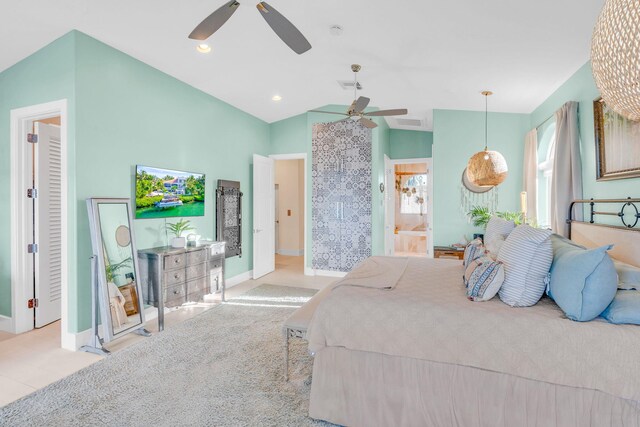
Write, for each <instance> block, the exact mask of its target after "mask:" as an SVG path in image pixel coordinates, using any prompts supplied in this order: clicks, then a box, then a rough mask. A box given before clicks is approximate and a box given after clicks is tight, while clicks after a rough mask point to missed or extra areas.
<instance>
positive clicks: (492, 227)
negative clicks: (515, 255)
mask: <svg viewBox="0 0 640 427" xmlns="http://www.w3.org/2000/svg"><path fill="white" fill-rule="evenodd" d="M515 228H516V223H515V222H513V221H507V220H506V219H502V218H499V217H497V216H492V217H491V219H490V220H489V222H488V223H487V230H486V231H485V232H484V244H485V246H487V248H489V247H492V246H493V244H494V240H498V239H502V240H507V237H508V236H509V234H510V233H511V232H512V231H513V230H514V229H515ZM496 255H497V252H496Z"/></svg>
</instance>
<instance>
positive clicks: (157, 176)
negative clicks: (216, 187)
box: [136, 165, 205, 219]
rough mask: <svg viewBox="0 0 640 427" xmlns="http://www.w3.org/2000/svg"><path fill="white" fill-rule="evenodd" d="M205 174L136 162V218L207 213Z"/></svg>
mask: <svg viewBox="0 0 640 427" xmlns="http://www.w3.org/2000/svg"><path fill="white" fill-rule="evenodd" d="M204 183H205V180H204V174H201V173H194V172H184V171H177V170H171V169H161V168H154V167H150V166H140V165H138V166H136V218H137V219H146V218H169V217H177V216H203V215H204V196H205V188H204Z"/></svg>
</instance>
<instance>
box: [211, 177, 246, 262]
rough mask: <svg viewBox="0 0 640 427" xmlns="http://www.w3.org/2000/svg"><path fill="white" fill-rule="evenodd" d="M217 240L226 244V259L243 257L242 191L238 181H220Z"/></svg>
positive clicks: (217, 199) (217, 204)
mask: <svg viewBox="0 0 640 427" xmlns="http://www.w3.org/2000/svg"><path fill="white" fill-rule="evenodd" d="M216 240H218V241H219V242H222V241H224V242H226V252H225V258H229V257H234V256H240V257H241V256H242V191H240V183H239V182H238V181H225V180H223V179H219V180H218V188H217V189H216Z"/></svg>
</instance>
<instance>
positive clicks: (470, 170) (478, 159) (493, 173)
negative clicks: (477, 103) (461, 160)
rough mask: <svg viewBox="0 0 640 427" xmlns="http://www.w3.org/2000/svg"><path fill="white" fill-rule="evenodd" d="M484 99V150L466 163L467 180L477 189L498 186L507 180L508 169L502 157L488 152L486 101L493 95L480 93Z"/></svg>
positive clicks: (485, 92)
mask: <svg viewBox="0 0 640 427" xmlns="http://www.w3.org/2000/svg"><path fill="white" fill-rule="evenodd" d="M482 95H484V99H485V107H484V150H483V151H480V152H478V153H476V154H474V155H473V156H471V158H470V159H469V162H468V163H467V169H466V172H465V173H466V174H467V179H468V180H469V181H470V182H471V183H473V184H474V185H477V186H478V187H495V186H496V185H500V184H502V183H503V182H504V180H505V179H507V175H508V173H509V168H508V167H507V161H506V160H505V158H504V156H503V155H502V154H500V153H498V152H497V151H490V150H489V149H488V148H487V146H488V140H489V136H488V134H489V131H488V128H489V127H488V123H489V109H488V104H487V100H488V99H489V96H491V95H493V93H492V92H489V91H488V90H486V91H484V92H482Z"/></svg>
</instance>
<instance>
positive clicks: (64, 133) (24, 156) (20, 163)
mask: <svg viewBox="0 0 640 427" xmlns="http://www.w3.org/2000/svg"><path fill="white" fill-rule="evenodd" d="M56 116H60V143H61V148H62V152H61V155H62V159H61V168H62V179H61V202H62V207H61V208H62V209H61V210H62V212H61V214H62V218H61V226H62V230H63V231H62V242H61V250H62V251H61V252H62V254H61V263H62V266H63V268H62V272H61V276H62V277H61V279H62V286H61V299H60V304H61V307H60V313H61V317H60V332H61V334H60V335H61V347H62V348H66V349H70V350H75V344H74V343H75V335H74V334H71V333H69V330H68V328H69V244H68V243H69V241H68V238H69V236H68V234H69V227H68V215H69V206H68V203H69V202H68V200H69V198H68V190H69V189H68V182H69V169H68V156H69V142H68V141H69V140H68V106H67V100H66V99H61V100H58V101H53V102H47V103H43V104H37V105H31V106H28V107H23V108H16V109H13V110H11V115H10V127H11V130H10V132H11V133H10V135H11V139H10V146H9V151H10V158H11V160H10V162H11V169H10V180H11V195H10V200H11V230H12V232H11V249H12V256H11V322H10V324H11V326H10V328H11V330H10V331H9V332H11V333H14V334H20V333H23V332H27V331H30V330H32V329H34V327H33V309H29V308H28V307H27V305H26V301H27V300H28V299H29V297H31V298H33V296H32V295H31V291H30V290H27V289H26V286H25V283H27V281H28V280H31V279H30V272H31V266H30V265H29V264H30V259H29V255H28V254H27V252H26V248H27V244H28V243H29V242H30V239H29V237H30V236H28V230H30V226H29V224H28V221H26V218H27V217H26V215H25V214H24V213H25V212H27V210H28V208H29V207H28V199H27V197H26V189H27V188H29V187H30V182H29V179H28V177H27V171H28V170H29V168H28V167H26V165H27V164H28V163H27V162H28V161H30V153H29V151H30V150H29V148H30V145H29V144H28V143H27V142H26V134H27V133H29V132H30V129H29V126H31V125H32V123H33V122H34V121H35V120H40V119H45V118H49V117H56Z"/></svg>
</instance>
